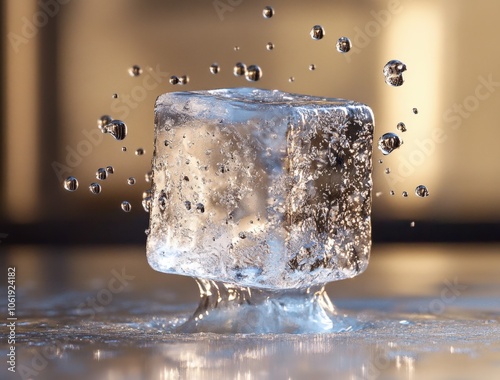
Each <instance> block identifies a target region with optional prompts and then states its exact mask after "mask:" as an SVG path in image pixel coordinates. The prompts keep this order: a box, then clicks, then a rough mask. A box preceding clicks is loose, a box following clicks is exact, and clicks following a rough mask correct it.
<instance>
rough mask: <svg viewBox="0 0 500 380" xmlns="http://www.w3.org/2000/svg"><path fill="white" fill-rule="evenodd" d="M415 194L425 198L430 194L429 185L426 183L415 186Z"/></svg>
mask: <svg viewBox="0 0 500 380" xmlns="http://www.w3.org/2000/svg"><path fill="white" fill-rule="evenodd" d="M415 195H417V196H418V197H420V198H425V197H428V196H429V190H427V187H425V186H424V185H418V186H417V187H416V188H415Z"/></svg>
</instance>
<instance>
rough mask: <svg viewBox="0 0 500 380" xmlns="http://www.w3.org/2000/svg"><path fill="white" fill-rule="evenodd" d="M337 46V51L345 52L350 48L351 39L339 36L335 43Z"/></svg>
mask: <svg viewBox="0 0 500 380" xmlns="http://www.w3.org/2000/svg"><path fill="white" fill-rule="evenodd" d="M335 46H336V48H337V51H338V52H339V53H347V52H348V51H349V50H351V47H352V43H351V40H350V39H349V38H347V37H340V38H339V39H338V40H337V44H336V45H335Z"/></svg>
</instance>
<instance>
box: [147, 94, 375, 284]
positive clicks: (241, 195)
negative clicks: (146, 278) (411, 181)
mask: <svg viewBox="0 0 500 380" xmlns="http://www.w3.org/2000/svg"><path fill="white" fill-rule="evenodd" d="M372 140H373V114H372V111H371V110H370V108H369V107H367V106H366V105H363V104H360V103H356V102H353V101H349V100H342V99H325V98H319V97H312V96H305V95H296V94H289V93H284V92H280V91H276V90H275V91H270V90H260V89H252V88H235V89H221V90H211V91H193V92H176V93H167V94H163V95H161V96H160V97H159V98H158V99H157V101H156V106H155V153H154V158H153V188H152V194H153V201H152V204H151V211H150V233H149V236H148V242H147V255H148V261H149V264H150V265H151V266H152V267H153V268H154V269H156V270H158V271H161V272H166V273H176V274H180V275H187V276H192V277H197V278H202V279H211V280H217V281H223V282H227V283H233V284H238V285H241V286H249V287H258V288H267V289H289V288H306V287H309V286H312V285H316V284H324V283H326V282H329V281H335V280H341V279H344V278H349V277H352V276H355V275H357V274H359V273H361V272H362V271H363V270H364V269H365V268H366V266H367V264H368V259H369V255H370V247H371V223H370V214H371V190H372V180H371V171H372V159H371V155H372Z"/></svg>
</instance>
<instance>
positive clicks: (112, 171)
mask: <svg viewBox="0 0 500 380" xmlns="http://www.w3.org/2000/svg"><path fill="white" fill-rule="evenodd" d="M106 171H107V172H108V174H114V173H115V168H114V167H112V166H111V165H110V166H106Z"/></svg>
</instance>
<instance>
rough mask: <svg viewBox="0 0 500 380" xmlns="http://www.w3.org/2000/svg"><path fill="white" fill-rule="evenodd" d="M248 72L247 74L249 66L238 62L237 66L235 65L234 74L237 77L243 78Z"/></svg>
mask: <svg viewBox="0 0 500 380" xmlns="http://www.w3.org/2000/svg"><path fill="white" fill-rule="evenodd" d="M246 72H247V66H246V65H245V64H244V63H242V62H238V63H237V64H236V65H234V68H233V74H234V75H235V76H237V77H241V76H243V75H245V73H246Z"/></svg>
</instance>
